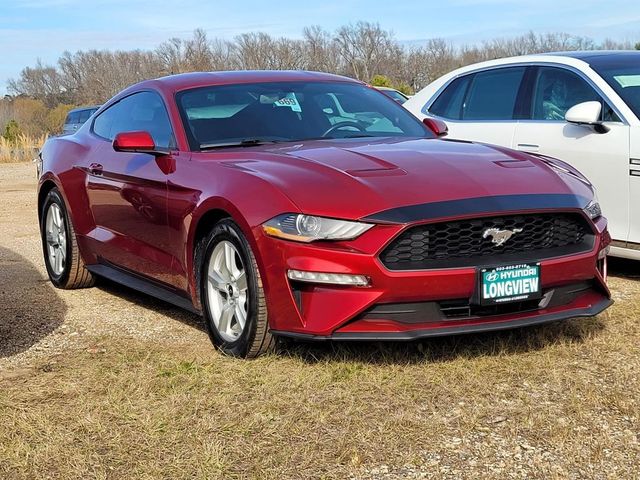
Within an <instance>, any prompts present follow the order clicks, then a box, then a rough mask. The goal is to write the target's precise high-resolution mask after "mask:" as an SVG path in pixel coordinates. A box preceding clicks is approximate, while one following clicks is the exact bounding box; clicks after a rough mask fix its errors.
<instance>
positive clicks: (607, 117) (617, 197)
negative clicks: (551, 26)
mask: <svg viewBox="0 0 640 480" xmlns="http://www.w3.org/2000/svg"><path fill="white" fill-rule="evenodd" d="M531 78H532V81H531V82H530V85H529V88H528V89H526V91H524V92H523V93H522V96H523V100H522V102H523V104H524V105H525V106H526V109H527V110H528V114H527V116H528V117H529V119H528V120H527V119H523V120H520V121H519V122H518V124H517V126H516V131H515V136H514V146H515V148H517V149H519V150H523V151H529V152H534V153H541V154H544V155H549V156H551V157H556V158H559V159H561V160H564V161H565V162H567V163H569V164H570V165H572V166H574V167H575V168H577V169H578V170H579V171H580V172H582V173H583V174H584V175H585V176H586V177H587V178H588V179H589V180H590V181H591V182H592V183H593V184H594V185H595V187H596V189H597V191H598V197H599V200H600V204H601V207H602V210H603V212H604V214H605V216H606V217H607V218H608V220H609V231H610V232H611V236H612V237H613V238H614V239H616V240H620V241H626V239H627V237H628V233H629V185H628V179H629V126H628V125H626V124H625V123H623V122H622V121H621V119H620V117H619V116H618V115H617V114H616V112H615V111H614V110H613V109H612V108H611V107H610V106H609V105H610V102H609V101H608V100H606V99H604V98H603V97H602V95H600V93H599V92H598V91H596V90H595V88H594V87H593V86H592V85H591V84H590V83H589V82H588V81H587V80H586V78H585V77H583V76H581V75H579V74H578V73H576V72H574V71H572V70H569V69H566V68H561V67H553V66H540V67H536V68H535V69H534V71H533V75H532V77H531ZM594 100H595V101H599V102H601V103H602V105H603V108H602V114H601V115H602V117H601V120H602V121H604V122H605V124H606V126H607V127H608V132H606V133H598V132H596V131H595V130H594V129H593V128H591V127H589V126H583V125H575V124H570V123H567V122H566V121H565V120H564V115H565V113H566V111H567V110H568V109H569V108H571V107H572V106H574V105H577V104H579V103H582V102H586V101H594Z"/></svg>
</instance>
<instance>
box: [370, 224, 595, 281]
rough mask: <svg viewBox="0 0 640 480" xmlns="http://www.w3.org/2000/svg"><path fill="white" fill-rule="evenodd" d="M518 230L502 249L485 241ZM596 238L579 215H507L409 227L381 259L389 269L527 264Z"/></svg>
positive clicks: (569, 251) (583, 246)
mask: <svg viewBox="0 0 640 480" xmlns="http://www.w3.org/2000/svg"><path fill="white" fill-rule="evenodd" d="M492 228H497V229H500V230H512V231H513V230H518V229H521V230H522V231H520V232H518V233H515V234H514V235H513V236H512V237H511V238H510V239H509V240H507V241H506V242H505V243H504V244H503V245H500V246H498V245H496V244H494V243H492V237H491V236H487V237H486V238H484V237H483V235H484V233H485V231H486V230H488V229H492ZM593 242H594V235H593V231H592V230H591V228H590V226H589V224H588V223H587V220H586V219H585V218H584V217H583V216H582V215H580V214H578V213H537V214H524V215H506V216H496V217H483V218H475V219H465V220H457V221H452V222H443V223H432V224H425V225H417V226H415V227H410V228H408V229H407V230H405V231H404V232H402V234H400V235H399V236H398V237H397V238H396V239H394V240H393V241H392V242H391V243H390V244H389V246H388V247H387V248H385V249H384V251H383V252H382V254H381V255H380V260H381V261H382V263H383V264H384V265H385V266H386V267H387V268H388V269H390V270H424V269H430V268H447V267H465V266H479V265H490V264H498V263H502V264H504V263H505V262H512V261H515V262H527V261H534V260H536V261H537V260H541V259H545V258H553V257H558V256H562V255H570V254H575V253H579V252H586V251H589V250H591V248H593Z"/></svg>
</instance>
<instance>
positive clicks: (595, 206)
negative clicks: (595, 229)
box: [584, 198, 602, 220]
mask: <svg viewBox="0 0 640 480" xmlns="http://www.w3.org/2000/svg"><path fill="white" fill-rule="evenodd" d="M584 213H586V214H587V215H588V216H589V218H590V219H591V220H595V219H596V218H598V217H601V216H602V209H601V208H600V203H598V199H597V198H594V199H593V200H591V201H590V202H589V205H587V206H586V207H584Z"/></svg>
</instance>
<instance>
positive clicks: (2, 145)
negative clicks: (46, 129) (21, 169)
mask: <svg viewBox="0 0 640 480" xmlns="http://www.w3.org/2000/svg"><path fill="white" fill-rule="evenodd" d="M46 139H47V135H40V136H29V135H25V134H20V135H18V136H17V137H16V138H15V140H7V139H6V138H4V137H2V136H0V163H11V162H28V161H31V160H33V159H34V158H35V157H36V155H38V150H39V149H40V147H42V145H43V144H44V142H45V140H46Z"/></svg>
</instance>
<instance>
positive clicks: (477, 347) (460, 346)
mask: <svg viewBox="0 0 640 480" xmlns="http://www.w3.org/2000/svg"><path fill="white" fill-rule="evenodd" d="M97 287H98V288H100V289H102V290H103V291H105V292H107V293H109V294H111V295H115V296H117V297H119V298H121V299H123V300H126V301H128V302H131V303H135V304H137V305H140V306H141V307H143V308H146V309H150V310H153V311H155V312H158V313H162V314H163V315H166V316H167V317H169V318H171V319H173V320H176V321H179V322H182V323H184V324H185V325H187V326H190V327H192V328H196V329H198V330H200V331H202V332H206V328H205V325H204V321H203V319H202V317H200V316H198V315H195V314H193V313H190V312H187V311H185V310H183V309H181V308H179V307H176V306H173V305H172V304H169V303H167V302H164V301H162V300H158V299H156V298H154V297H151V296H149V295H145V294H143V293H140V292H138V291H136V290H132V289H130V288H128V287H125V286H122V285H120V284H118V283H115V282H112V281H110V280H107V279H103V278H101V279H99V281H98V284H97ZM604 329H605V324H604V322H603V321H602V320H601V319H600V318H599V317H594V318H576V319H571V320H566V321H560V322H551V323H548V324H544V325H540V326H533V327H525V328H518V329H513V330H505V331H498V332H487V333H474V334H465V335H450V336H443V337H433V338H428V339H423V340H416V341H410V342H331V341H329V342H324V341H322V342H305V341H294V340H289V339H285V338H282V339H280V341H279V342H278V344H277V348H276V355H278V356H282V357H292V358H296V359H299V360H302V361H304V362H306V363H319V362H331V361H356V362H366V363H370V364H391V363H395V364H407V363H425V362H426V363H435V362H447V361H451V360H454V359H456V358H460V357H463V358H474V357H485V356H497V355H516V354H520V353H526V352H531V351H536V350H542V349H545V348H548V347H550V346H553V345H556V344H567V343H571V344H576V343H582V342H585V341H587V340H588V339H590V338H593V337H594V336H596V335H598V334H599V333H600V332H602V331H603V330H604ZM212 348H213V347H212Z"/></svg>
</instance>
